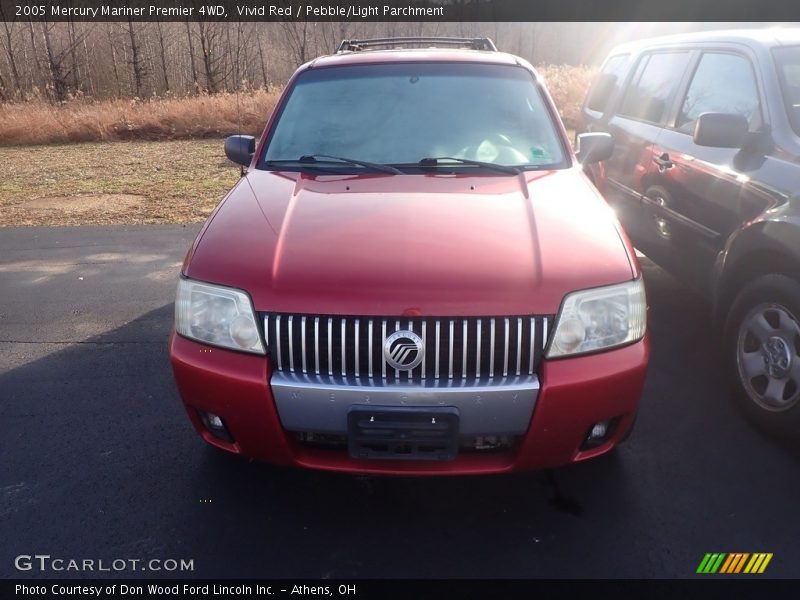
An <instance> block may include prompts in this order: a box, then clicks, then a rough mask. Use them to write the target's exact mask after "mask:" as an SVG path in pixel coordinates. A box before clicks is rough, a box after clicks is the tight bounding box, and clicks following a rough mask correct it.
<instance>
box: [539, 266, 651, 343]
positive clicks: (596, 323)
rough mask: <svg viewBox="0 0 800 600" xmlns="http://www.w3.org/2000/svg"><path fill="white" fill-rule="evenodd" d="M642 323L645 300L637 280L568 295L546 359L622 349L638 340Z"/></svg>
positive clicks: (645, 322)
mask: <svg viewBox="0 0 800 600" xmlns="http://www.w3.org/2000/svg"><path fill="white" fill-rule="evenodd" d="M646 324H647V301H646V299H645V295H644V282H643V281H642V279H641V277H640V278H639V279H636V280H634V281H629V282H628V283H622V284H619V285H610V286H608V287H602V288H595V289H591V290H582V291H580V292H572V293H571V294H568V295H567V296H566V297H565V298H564V304H563V305H562V306H561V312H559V314H558V318H557V319H556V327H555V331H554V332H553V340H552V342H551V343H550V349H549V350H548V351H547V357H548V358H556V357H559V356H569V355H573V354H583V353H585V352H594V351H596V350H606V349H609V348H615V347H617V346H623V345H625V344H629V343H631V342H635V341H638V340H640V339H642V337H644V332H645V327H646Z"/></svg>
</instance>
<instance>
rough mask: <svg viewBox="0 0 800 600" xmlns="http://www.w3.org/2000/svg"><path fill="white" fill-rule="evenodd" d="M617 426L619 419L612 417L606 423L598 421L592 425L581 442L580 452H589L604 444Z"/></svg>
mask: <svg viewBox="0 0 800 600" xmlns="http://www.w3.org/2000/svg"><path fill="white" fill-rule="evenodd" d="M618 424H619V417H614V418H613V419H608V420H607V421H598V422H597V423H595V424H594V425H592V427H591V429H589V432H588V433H587V434H586V437H585V438H584V440H583V444H581V450H589V449H591V448H596V447H597V446H602V445H603V444H605V443H606V442H607V441H608V440H610V439H611V437H612V436H613V435H614V431H616V429H617V425H618Z"/></svg>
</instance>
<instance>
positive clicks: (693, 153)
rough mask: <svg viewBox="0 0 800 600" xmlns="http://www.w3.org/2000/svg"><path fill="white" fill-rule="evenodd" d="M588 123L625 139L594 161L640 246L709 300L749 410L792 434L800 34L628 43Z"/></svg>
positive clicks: (798, 263)
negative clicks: (599, 161)
mask: <svg viewBox="0 0 800 600" xmlns="http://www.w3.org/2000/svg"><path fill="white" fill-rule="evenodd" d="M583 121H584V123H583V130H584V131H593V132H608V133H610V134H611V135H612V136H613V137H614V139H615V141H616V144H615V147H614V151H613V154H612V156H611V157H610V158H609V159H608V160H607V161H605V162H604V163H603V164H602V165H595V166H594V167H590V168H592V169H594V172H595V175H596V176H597V179H596V181H597V182H598V184H599V185H600V187H601V188H602V189H604V190H605V194H606V197H607V198H608V201H609V202H610V203H611V204H612V205H613V206H614V208H615V210H616V211H617V214H618V215H619V217H620V220H621V221H622V223H623V225H624V226H625V229H626V230H627V232H628V233H629V234H630V236H631V238H632V239H633V241H634V243H635V244H636V246H637V248H639V249H641V250H642V251H643V252H644V253H645V254H646V255H647V256H648V257H649V258H651V259H652V260H653V261H654V262H656V263H658V264H660V265H662V266H663V267H664V268H666V269H668V270H670V271H671V272H672V273H674V274H675V275H677V276H678V277H680V278H681V279H683V280H684V281H686V282H687V283H689V284H690V285H692V286H694V287H695V288H696V289H697V290H699V291H700V292H701V293H702V294H704V295H705V296H706V297H707V298H708V299H709V300H710V301H711V304H712V305H713V309H714V315H715V317H716V318H715V319H714V320H715V321H716V324H717V325H718V326H719V329H720V332H721V336H720V348H721V350H722V352H723V356H724V358H725V361H726V363H727V366H728V368H729V371H730V380H731V382H732V384H733V397H734V398H735V400H736V401H737V403H738V405H739V407H740V408H741V409H742V410H743V411H744V413H745V415H746V416H748V417H749V418H750V419H751V420H752V421H753V422H754V423H756V424H757V425H759V426H761V427H763V428H765V429H767V430H769V431H771V432H773V433H780V434H788V435H789V436H791V437H793V438H796V436H797V433H798V431H800V29H797V28H775V29H751V30H740V31H717V32H699V33H692V34H687V35H680V36H669V37H663V38H656V39H652V40H644V41H639V42H635V43H630V44H626V45H623V46H620V47H619V48H616V49H615V50H613V51H612V52H611V54H610V55H609V57H608V58H607V60H606V61H605V63H604V65H603V67H602V68H601V73H600V75H599V77H598V78H597V80H596V82H595V83H594V85H593V87H592V89H591V91H590V93H589V95H588V97H587V100H586V102H585V103H584V106H583ZM598 167H600V169H602V170H600V169H598Z"/></svg>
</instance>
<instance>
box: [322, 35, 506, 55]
mask: <svg viewBox="0 0 800 600" xmlns="http://www.w3.org/2000/svg"><path fill="white" fill-rule="evenodd" d="M398 46H427V47H436V46H455V47H458V48H470V49H471V50H489V51H491V52H497V46H495V45H494V42H493V41H492V40H490V39H489V38H462V37H391V38H373V39H369V40H342V43H341V44H339V47H338V48H337V49H336V52H337V53H338V52H348V51H349V52H358V51H360V50H370V49H373V48H375V47H386V48H395V47H398Z"/></svg>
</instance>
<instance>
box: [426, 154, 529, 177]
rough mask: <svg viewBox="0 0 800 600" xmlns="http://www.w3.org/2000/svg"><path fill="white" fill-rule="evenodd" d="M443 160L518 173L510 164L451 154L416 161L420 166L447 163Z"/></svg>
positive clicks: (510, 173)
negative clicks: (457, 156) (456, 156)
mask: <svg viewBox="0 0 800 600" xmlns="http://www.w3.org/2000/svg"><path fill="white" fill-rule="evenodd" d="M444 161H451V162H455V163H458V164H461V165H472V166H474V167H483V168H485V169H493V170H495V171H500V172H501V173H508V174H509V175H518V174H519V172H520V171H519V169H518V168H517V167H512V166H510V165H498V164H496V163H490V162H483V161H481V160H469V159H467V158H455V157H453V156H438V157H435V158H423V159H422V160H420V161H419V163H417V164H418V165H419V166H420V167H441V166H445V165H446V164H447V163H446V162H444Z"/></svg>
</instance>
